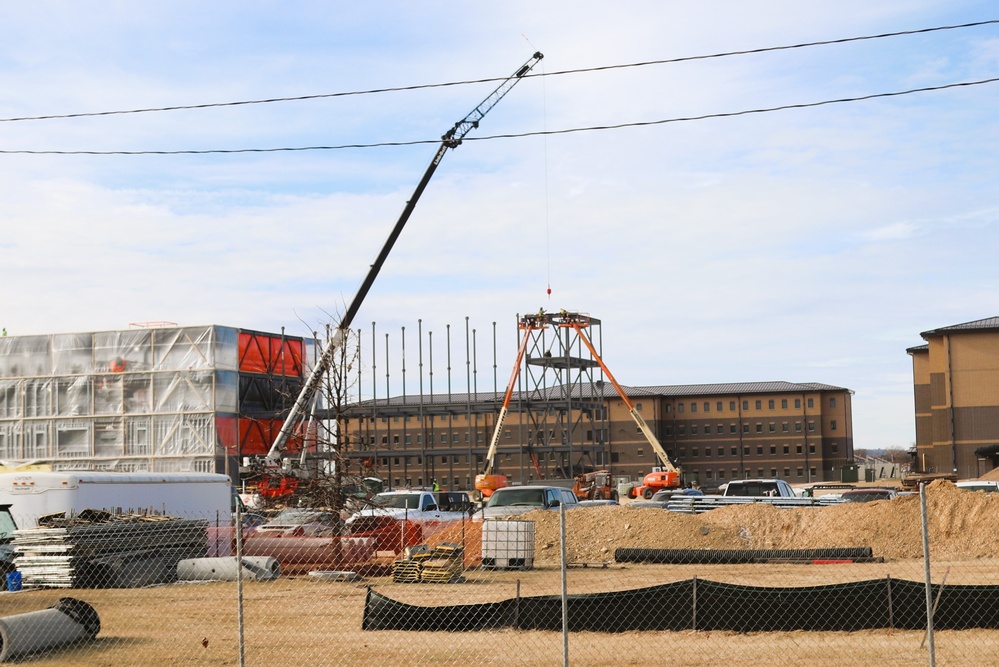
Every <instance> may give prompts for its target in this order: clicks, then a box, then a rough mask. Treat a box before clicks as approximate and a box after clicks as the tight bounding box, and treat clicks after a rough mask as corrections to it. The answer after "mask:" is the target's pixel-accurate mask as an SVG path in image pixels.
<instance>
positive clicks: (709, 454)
mask: <svg viewBox="0 0 999 667" xmlns="http://www.w3.org/2000/svg"><path fill="white" fill-rule="evenodd" d="M704 456H711V448H710V447H705V448H704Z"/></svg>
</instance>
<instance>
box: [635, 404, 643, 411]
mask: <svg viewBox="0 0 999 667" xmlns="http://www.w3.org/2000/svg"><path fill="white" fill-rule="evenodd" d="M635 409H636V410H638V411H639V412H641V411H642V404H641V403H635Z"/></svg>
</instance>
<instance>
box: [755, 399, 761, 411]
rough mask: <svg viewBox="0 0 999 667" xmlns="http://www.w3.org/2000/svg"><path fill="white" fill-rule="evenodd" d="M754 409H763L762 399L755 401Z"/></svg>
mask: <svg viewBox="0 0 999 667" xmlns="http://www.w3.org/2000/svg"><path fill="white" fill-rule="evenodd" d="M756 409H757V410H762V409H763V401H756Z"/></svg>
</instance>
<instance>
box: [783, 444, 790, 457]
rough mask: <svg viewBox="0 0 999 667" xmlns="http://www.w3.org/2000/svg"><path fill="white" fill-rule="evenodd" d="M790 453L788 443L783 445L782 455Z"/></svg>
mask: <svg viewBox="0 0 999 667" xmlns="http://www.w3.org/2000/svg"><path fill="white" fill-rule="evenodd" d="M790 453H791V447H790V446H789V445H784V456H787V455H788V454H790Z"/></svg>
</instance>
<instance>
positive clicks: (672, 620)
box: [361, 577, 999, 632]
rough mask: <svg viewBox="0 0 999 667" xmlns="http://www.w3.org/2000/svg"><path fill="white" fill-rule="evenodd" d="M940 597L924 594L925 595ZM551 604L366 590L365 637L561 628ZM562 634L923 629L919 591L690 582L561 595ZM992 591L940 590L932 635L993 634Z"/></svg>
mask: <svg viewBox="0 0 999 667" xmlns="http://www.w3.org/2000/svg"><path fill="white" fill-rule="evenodd" d="M938 591H939V587H938V586H934V587H933V595H934V596H936V595H937V592H938ZM561 605H562V603H561V598H560V597H559V596H557V595H543V596H534V597H520V598H511V599H508V600H503V601H501V602H493V603H486V604H471V605H447V606H440V607H422V606H417V605H410V604H406V603H402V602H398V601H396V600H392V599H391V598H388V597H386V596H384V595H381V594H380V593H377V592H375V591H374V590H372V589H368V594H367V599H366V600H365V605H364V619H363V621H362V624H361V628H362V629H364V630H417V631H446V632H462V631H474V630H490V629H499V628H515V629H518V630H550V631H555V632H557V631H561V629H562V606H561ZM567 607H568V616H569V623H568V625H569V630H570V631H577V632H578V631H590V632H628V631H634V630H674V631H678V630H731V631H737V632H773V631H793V630H814V631H854V630H870V629H878V628H898V629H908V630H918V629H922V628H925V627H926V589H925V587H924V584H922V583H918V582H913V581H906V580H900V579H892V578H890V577H889V578H886V579H874V580H869V581H859V582H853V583H844V584H831V585H825V586H808V587H799V588H790V587H765V586H736V585H732V584H724V583H717V582H713V581H707V580H704V579H696V578H695V579H690V580H687V581H679V582H674V583H668V584H662V585H659V586H651V587H647V588H640V589H635V590H630V591H615V592H608V593H592V594H586V595H570V596H569V597H568V599H567ZM997 610H999V586H948V587H946V588H944V590H943V593H942V595H941V597H940V605H939V607H938V609H937V612H936V614H935V615H934V620H933V625H934V627H935V628H937V629H955V630H957V629H970V628H987V629H996V628H999V614H997V613H996V612H997Z"/></svg>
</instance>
